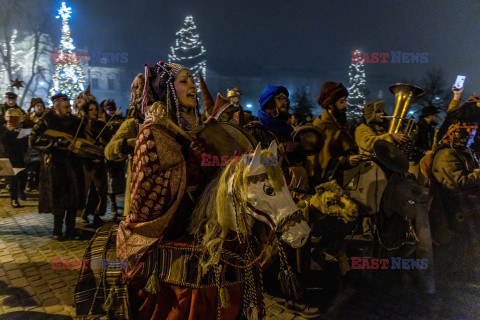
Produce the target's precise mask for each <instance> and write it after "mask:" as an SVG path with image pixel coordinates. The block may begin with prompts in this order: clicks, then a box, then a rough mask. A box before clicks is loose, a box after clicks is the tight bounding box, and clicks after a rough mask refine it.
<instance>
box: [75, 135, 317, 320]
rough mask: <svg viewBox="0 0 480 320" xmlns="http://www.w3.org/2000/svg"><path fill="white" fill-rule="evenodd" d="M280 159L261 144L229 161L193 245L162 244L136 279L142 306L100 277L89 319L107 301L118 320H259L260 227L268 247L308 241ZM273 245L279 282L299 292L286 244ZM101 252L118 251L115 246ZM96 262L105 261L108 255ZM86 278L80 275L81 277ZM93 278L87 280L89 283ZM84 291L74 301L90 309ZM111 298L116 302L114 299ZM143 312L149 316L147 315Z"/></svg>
mask: <svg viewBox="0 0 480 320" xmlns="http://www.w3.org/2000/svg"><path fill="white" fill-rule="evenodd" d="M276 158H277V145H276V143H275V142H273V143H272V144H271V145H270V147H269V149H268V150H263V151H262V150H261V147H260V144H258V146H257V148H256V149H255V152H254V154H253V155H252V156H249V157H243V158H239V159H237V160H239V161H232V162H231V163H230V164H229V165H228V166H227V167H225V169H223V170H222V172H221V173H220V174H219V175H218V176H217V177H216V178H215V179H214V180H213V181H211V182H210V183H209V184H208V186H207V187H206V188H205V191H204V192H203V193H202V196H201V198H200V200H199V202H198V204H197V206H196V208H195V210H194V212H193V213H192V216H191V221H190V225H189V227H188V230H187V233H188V234H190V235H194V237H191V236H190V240H189V241H190V242H189V241H187V243H185V240H184V239H185V238H187V239H188V235H185V236H184V237H182V240H179V241H172V242H168V243H160V244H158V245H157V247H156V248H155V249H154V251H153V252H152V253H151V254H150V255H149V256H148V258H147V260H146V261H145V263H144V268H142V269H141V270H140V271H139V272H138V277H139V278H142V277H143V279H144V280H145V281H144V282H143V283H144V284H145V285H144V289H145V291H146V292H148V294H147V295H143V296H142V298H141V299H140V302H138V301H139V299H138V297H130V299H129V298H128V293H127V292H132V288H129V290H127V286H126V285H125V283H123V282H122V283H121V284H119V281H120V279H121V278H120V273H118V275H119V277H117V279H115V277H114V276H112V275H113V273H114V271H111V272H110V273H111V275H110V278H111V279H109V275H108V271H107V275H106V276H105V275H103V276H102V275H98V274H96V275H95V281H96V283H97V291H98V290H99V289H101V290H102V292H104V293H105V294H96V296H97V297H98V298H97V299H100V301H89V303H90V305H89V309H90V313H91V314H101V313H102V312H101V310H98V307H97V308H96V307H95V306H96V305H101V303H99V302H102V301H105V300H106V305H108V310H107V313H108V315H109V316H110V318H113V319H123V318H122V316H121V315H122V314H133V315H134V317H133V318H135V319H143V318H146V319H153V318H156V317H158V318H162V319H163V318H175V319H222V318H223V319H236V318H239V317H243V318H247V319H257V318H261V316H262V315H263V313H264V305H263V298H262V282H261V271H260V267H259V262H260V259H261V258H262V254H263V253H264V251H265V249H266V247H264V248H261V247H260V245H259V244H258V243H256V239H257V238H256V237H255V236H256V234H255V231H254V230H256V229H255V228H254V224H255V221H260V222H262V223H263V224H261V225H263V226H265V225H266V226H267V227H268V229H269V237H268V238H269V241H267V243H268V244H271V243H272V242H273V241H272V240H273V239H274V238H275V237H276V236H278V239H280V240H282V241H283V242H285V243H287V244H288V245H290V246H292V247H294V248H298V247H301V246H302V245H303V244H305V242H306V241H307V238H308V236H309V233H310V228H309V226H308V224H307V223H306V221H305V219H304V217H303V215H302V213H301V211H300V210H299V209H298V207H297V206H296V204H295V203H294V201H293V199H292V197H291V196H290V193H289V191H288V188H287V184H286V181H285V178H284V176H283V171H282V169H281V167H280V165H279V163H278V161H268V159H276ZM266 159H267V161H263V160H266ZM115 227H116V226H114V228H115ZM100 231H101V230H100ZM100 231H99V232H100ZM103 232H104V233H105V232H108V231H103ZM97 233H98V232H97ZM114 233H115V232H113V233H112V232H111V231H110V233H109V237H108V238H110V239H111V238H112V237H114V236H115V234H114ZM98 236H101V235H100V234H99V235H98ZM102 236H103V237H105V235H102ZM95 237H97V235H96V236H95ZM95 237H94V239H95ZM94 239H92V243H93V242H94ZM193 239H194V240H193ZM276 244H277V245H278V246H279V251H280V258H281V259H280V261H281V266H282V271H281V274H280V281H281V282H282V286H283V287H285V289H286V290H288V289H292V290H293V291H294V288H292V287H294V284H293V281H292V272H291V270H290V267H289V266H288V263H287V262H286V258H285V254H284V252H283V249H282V248H281V241H276ZM104 247H105V248H109V249H108V250H115V248H114V247H112V246H108V245H104ZM186 248H188V249H186ZM91 251H93V250H92V248H90V246H89V248H87V253H86V257H87V258H89V259H91V258H93V255H94V253H92V252H91ZM95 254H98V255H100V254H102V255H103V257H105V256H108V254H106V253H105V252H103V253H102V252H99V253H95ZM86 272H87V271H86V270H82V275H83V274H85V273H86ZM92 278H93V276H91V277H89V278H88V279H85V283H86V282H87V280H88V281H90V282H91V281H92ZM147 279H148V280H147ZM80 281H82V276H81V277H80ZM85 287H87V288H85ZM80 289H81V290H83V292H86V291H87V290H88V286H85V285H81V284H80V283H79V285H77V290H76V295H75V298H76V299H75V301H76V303H77V301H80V300H82V299H83V301H80V302H82V303H83V304H85V297H86V295H85V294H83V295H82V292H77V291H79V290H80ZM212 289H213V290H212ZM133 291H135V290H133ZM107 293H108V294H107ZM112 294H113V295H117V297H115V299H114V298H112V297H111V295H112ZM107 295H108V297H107ZM77 296H78V299H77ZM105 297H107V298H106V299H105ZM101 299H104V300H101ZM94 300H95V299H94ZM127 300H129V301H135V300H136V301H137V304H138V305H136V306H129V305H128V303H127V302H126V301H127ZM185 300H187V302H185ZM112 301H115V303H113V304H112ZM152 305H154V306H155V307H154V308H153V307H152ZM145 306H148V308H147V307H145ZM144 307H145V308H146V309H142V308H144ZM95 309H96V310H95ZM127 309H130V310H127ZM131 309H134V310H131ZM147 309H148V310H147ZM85 310H86V308H85V306H83V307H79V304H78V303H77V314H82V313H83V314H85V313H86V311H85ZM92 310H93V312H92ZM119 310H120V311H119ZM122 310H123V311H122ZM152 312H155V313H152ZM124 318H127V317H124Z"/></svg>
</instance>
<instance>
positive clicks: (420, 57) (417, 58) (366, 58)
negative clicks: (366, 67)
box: [351, 50, 428, 63]
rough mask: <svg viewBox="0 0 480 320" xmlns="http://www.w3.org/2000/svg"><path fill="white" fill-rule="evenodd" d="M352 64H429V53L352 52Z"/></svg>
mask: <svg viewBox="0 0 480 320" xmlns="http://www.w3.org/2000/svg"><path fill="white" fill-rule="evenodd" d="M351 53H352V60H351V63H428V52H403V51H390V52H362V51H360V50H356V51H352V52H351Z"/></svg>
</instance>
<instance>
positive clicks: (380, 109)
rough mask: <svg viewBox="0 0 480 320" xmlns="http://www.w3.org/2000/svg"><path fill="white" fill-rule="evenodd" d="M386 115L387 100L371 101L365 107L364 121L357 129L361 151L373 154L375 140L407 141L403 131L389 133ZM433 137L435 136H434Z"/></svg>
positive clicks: (357, 138) (357, 140) (356, 136)
mask: <svg viewBox="0 0 480 320" xmlns="http://www.w3.org/2000/svg"><path fill="white" fill-rule="evenodd" d="M384 115H385V102H384V101H382V100H375V101H370V102H368V103H367V104H366V105H365V108H364V109H363V117H364V121H363V122H362V123H361V124H360V125H359V126H358V127H357V129H356V130H355V142H356V143H357V145H358V148H359V149H360V152H361V153H362V154H365V155H372V154H373V152H374V151H373V145H374V144H375V141H378V140H385V141H388V142H391V143H394V142H397V143H398V144H402V143H405V142H406V141H407V139H408V138H407V136H406V135H404V134H403V133H388V132H387V128H386V125H387V123H386V121H385V119H384V118H383V116H384ZM432 138H433V136H432ZM432 142H433V141H432Z"/></svg>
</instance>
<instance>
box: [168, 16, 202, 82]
mask: <svg viewBox="0 0 480 320" xmlns="http://www.w3.org/2000/svg"><path fill="white" fill-rule="evenodd" d="M175 38H176V39H175V46H172V47H170V51H171V53H170V54H169V55H168V62H170V63H172V62H174V63H179V64H182V65H184V66H186V67H187V68H189V69H190V70H191V71H192V73H193V77H194V78H195V82H196V83H199V79H198V73H199V72H201V73H202V76H203V78H204V79H206V73H207V60H205V54H206V50H205V48H204V47H203V45H202V41H201V40H200V35H199V34H198V32H197V27H196V26H195V23H194V22H193V17H192V16H187V17H186V18H185V21H184V22H183V27H182V28H181V29H180V30H179V31H177V33H176V34H175Z"/></svg>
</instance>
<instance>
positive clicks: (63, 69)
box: [50, 2, 85, 100]
mask: <svg viewBox="0 0 480 320" xmlns="http://www.w3.org/2000/svg"><path fill="white" fill-rule="evenodd" d="M71 13H72V8H70V7H68V8H67V7H66V5H65V2H62V6H61V7H60V9H59V10H58V14H59V16H57V19H58V18H60V17H62V21H63V22H62V40H61V41H60V49H59V56H58V59H57V61H56V63H57V65H56V67H55V73H54V74H53V77H52V80H53V87H52V88H51V89H50V95H51V96H54V95H56V94H58V93H64V94H66V95H67V96H69V97H70V99H72V100H73V99H74V98H75V97H76V96H77V95H78V93H80V92H82V91H84V88H85V77H84V76H83V71H82V69H81V68H80V65H79V60H78V57H77V56H76V54H74V53H72V50H73V49H75V46H74V45H73V39H72V38H71V37H70V27H69V26H68V19H69V18H70V15H71Z"/></svg>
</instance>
